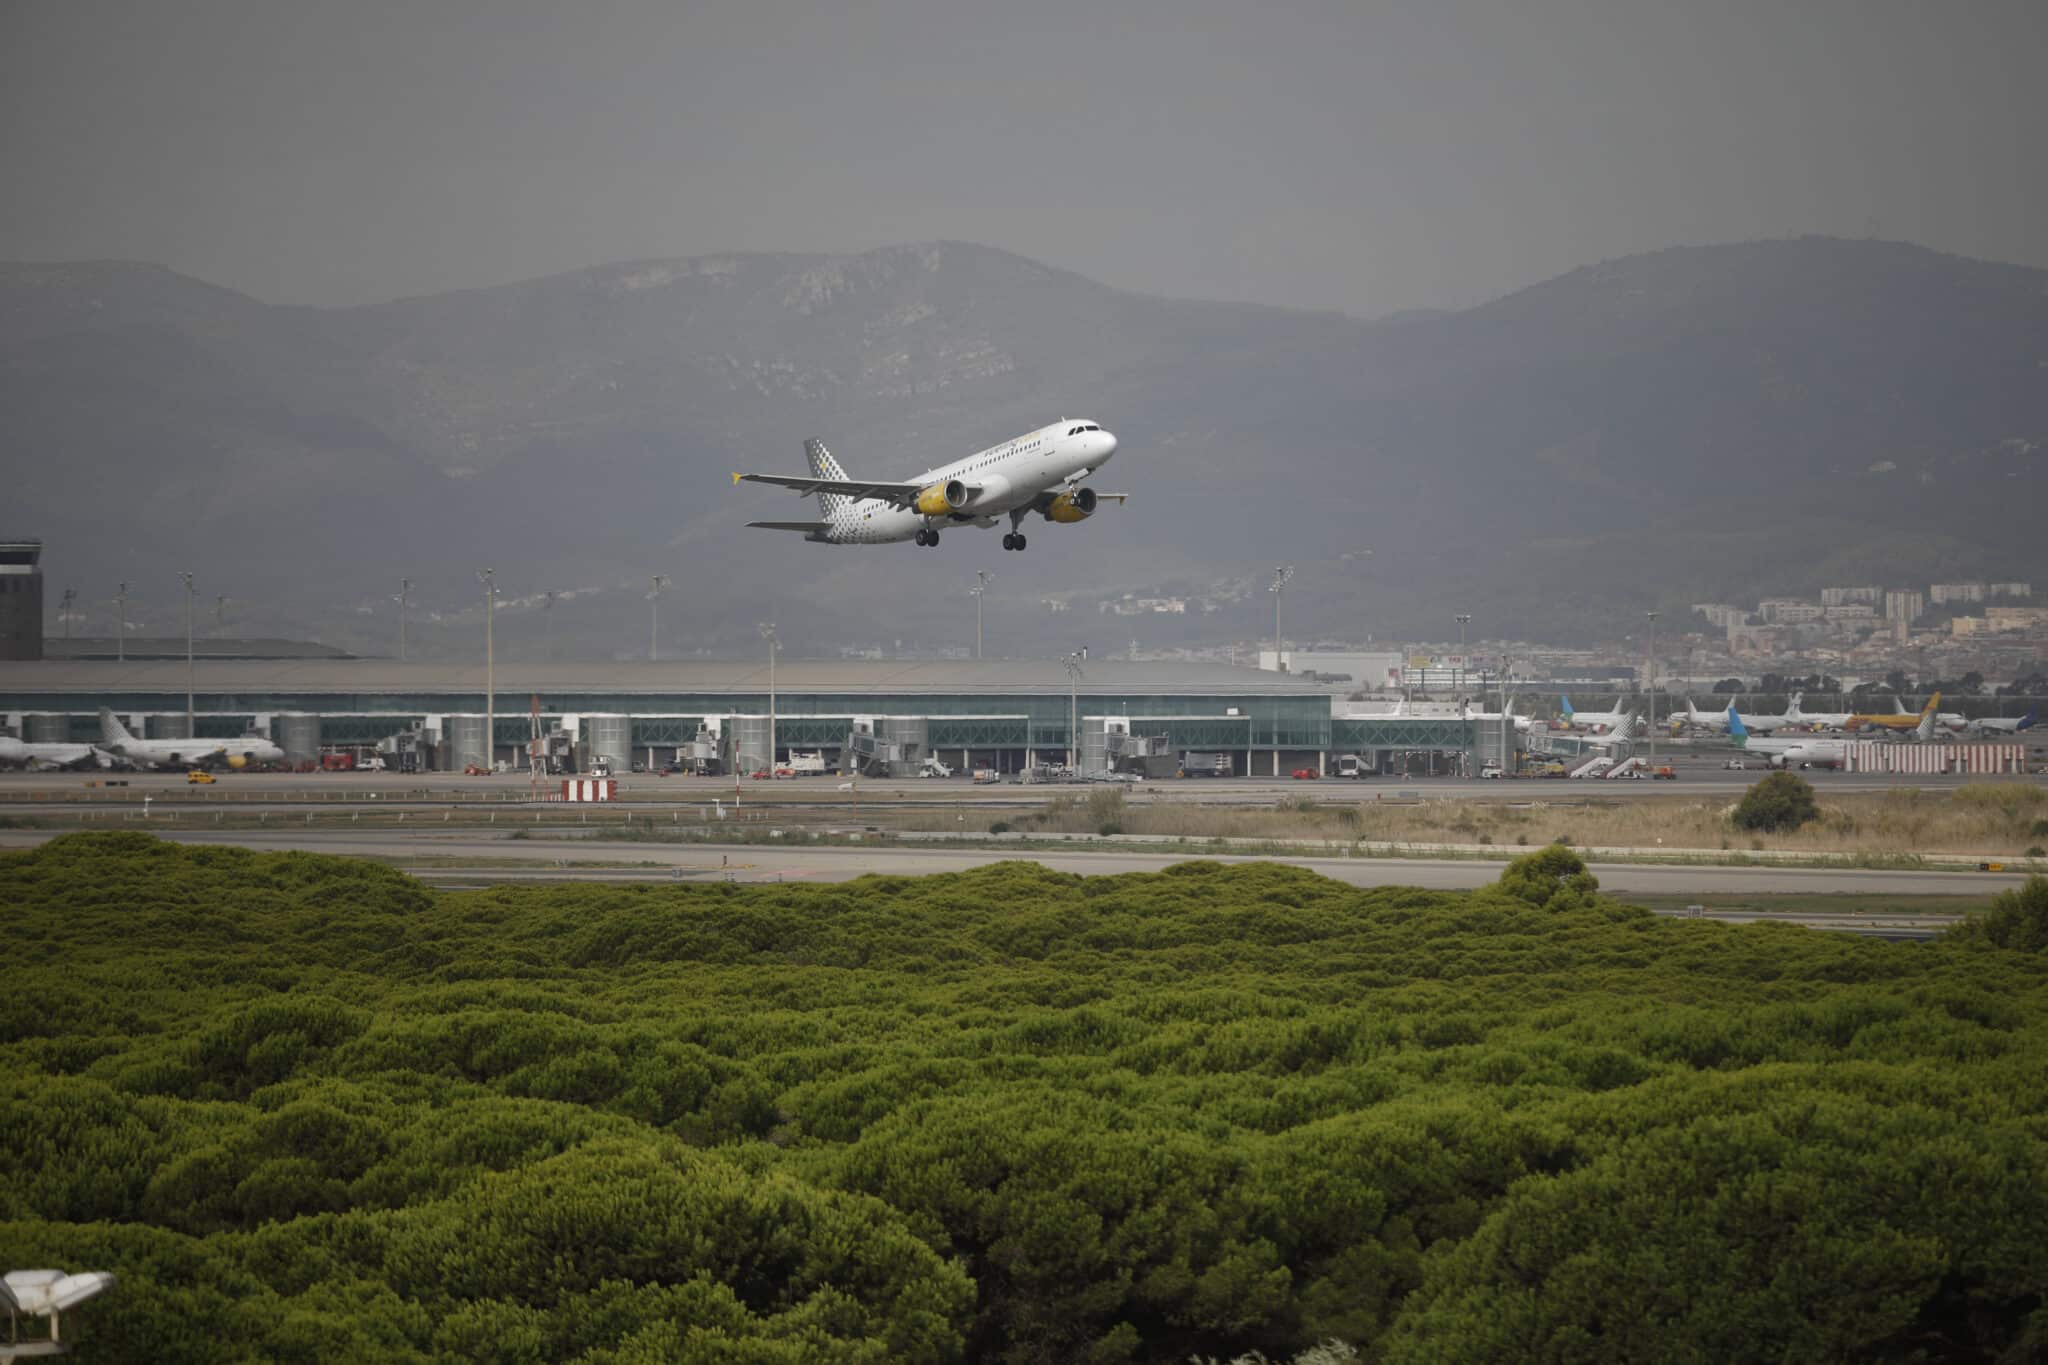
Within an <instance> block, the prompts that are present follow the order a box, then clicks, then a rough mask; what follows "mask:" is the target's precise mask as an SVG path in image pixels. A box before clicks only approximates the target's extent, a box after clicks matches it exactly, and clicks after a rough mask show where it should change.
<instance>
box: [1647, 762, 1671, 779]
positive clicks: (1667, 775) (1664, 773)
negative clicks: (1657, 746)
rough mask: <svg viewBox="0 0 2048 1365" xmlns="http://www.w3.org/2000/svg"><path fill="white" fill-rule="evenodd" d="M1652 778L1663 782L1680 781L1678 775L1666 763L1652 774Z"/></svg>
mask: <svg viewBox="0 0 2048 1365" xmlns="http://www.w3.org/2000/svg"><path fill="white" fill-rule="evenodd" d="M1650 776H1652V777H1654V778H1656V779H1657V780H1659V781H1661V782H1675V781H1677V780H1678V774H1677V773H1676V772H1674V771H1673V770H1672V767H1671V765H1670V764H1669V763H1666V764H1665V765H1664V766H1663V767H1661V768H1658V769H1657V770H1656V771H1655V772H1652V773H1651V774H1650Z"/></svg>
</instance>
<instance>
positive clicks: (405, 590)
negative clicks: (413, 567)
mask: <svg viewBox="0 0 2048 1365" xmlns="http://www.w3.org/2000/svg"><path fill="white" fill-rule="evenodd" d="M411 598H412V580H411V579H410V578H401V579H399V580H398V596H396V597H394V598H392V599H391V600H392V601H394V602H396V603H398V662H400V663H404V662H405V605H406V603H407V602H408V601H410V600H411Z"/></svg>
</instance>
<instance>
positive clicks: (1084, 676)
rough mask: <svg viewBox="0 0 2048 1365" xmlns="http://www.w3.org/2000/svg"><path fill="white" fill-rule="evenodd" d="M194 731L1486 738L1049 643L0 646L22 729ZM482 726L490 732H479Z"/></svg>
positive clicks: (1163, 751)
mask: <svg viewBox="0 0 2048 1365" xmlns="http://www.w3.org/2000/svg"><path fill="white" fill-rule="evenodd" d="M188 684H189V687H190V706H191V712H192V715H193V720H194V726H195V728H196V729H197V731H198V734H199V737H201V738H229V737H233V736H236V735H241V734H246V733H250V732H252V731H253V732H257V733H263V734H266V735H268V736H269V737H270V738H272V739H274V740H275V741H277V742H278V743H279V744H281V745H282V746H283V747H284V748H285V750H286V753H287V755H288V756H289V757H290V758H292V759H293V760H295V761H305V760H307V759H316V758H318V757H319V755H320V754H321V753H322V752H323V751H326V750H334V749H337V748H368V747H371V746H376V745H379V744H380V743H381V744H385V745H386V746H387V748H388V747H389V744H390V742H391V741H392V740H393V739H394V738H395V737H398V736H410V737H412V740H413V741H414V742H416V744H417V752H419V753H420V754H421V755H423V757H422V759H421V763H422V766H431V767H433V768H437V769H452V770H455V771H460V770H462V769H463V768H465V767H467V766H469V765H471V764H484V763H488V762H490V761H493V760H495V761H497V762H502V763H511V764H514V765H516V766H524V763H525V756H526V752H527V743H528V740H529V739H530V738H531V736H532V734H533V731H534V721H533V714H534V708H535V705H536V703H537V706H538V714H539V725H540V729H541V732H542V733H543V734H547V733H550V732H554V733H557V734H560V735H563V736H566V737H567V738H568V739H569V741H570V742H571V743H572V745H573V747H574V749H575V751H576V752H578V753H579V754H581V755H584V756H585V757H586V758H588V757H594V756H596V755H603V756H606V757H609V758H610V759H611V760H612V761H613V762H614V763H615V764H619V765H621V766H623V765H625V764H628V763H630V764H634V765H641V766H646V767H649V768H654V767H660V766H664V765H667V764H670V763H676V762H681V763H683V764H685V765H688V766H699V767H701V766H703V765H704V762H705V760H706V758H707V746H709V749H710V750H711V751H714V752H715V754H716V756H717V757H716V761H717V763H718V765H719V768H718V770H720V771H726V772H733V771H750V770H753V769H755V768H757V767H767V766H768V765H769V763H770V761H771V755H770V747H771V746H770V740H769V735H770V732H771V728H772V732H773V745H772V747H773V755H772V757H773V760H774V761H776V762H781V761H786V760H787V759H788V757H789V756H790V755H791V754H792V753H813V752H815V753H820V754H822V755H823V757H824V759H825V761H826V763H827V765H828V766H830V767H831V768H832V769H834V770H839V769H841V768H842V767H843V766H859V767H860V768H862V770H864V771H883V772H887V773H891V774H894V775H908V774H909V773H911V772H914V771H915V770H916V768H917V766H918V765H919V764H921V763H922V762H923V760H924V759H925V758H926V757H933V758H937V759H939V760H941V761H943V762H944V763H946V764H948V765H950V766H952V767H954V768H956V769H966V768H993V769H996V770H998V771H1002V772H1017V771H1021V770H1023V769H1025V768H1027V767H1029V766H1031V765H1034V764H1040V763H1058V762H1063V761H1065V758H1066V756H1067V753H1068V748H1069V745H1070V744H1072V743H1074V741H1075V740H1076V739H1078V741H1079V742H1078V744H1075V745H1074V747H1075V750H1076V760H1077V763H1078V765H1079V767H1080V768H1081V770H1082V771H1083V772H1097V771H1101V770H1103V769H1104V768H1106V767H1108V766H1111V765H1112V764H1113V763H1115V762H1116V761H1117V759H1118V757H1119V755H1129V754H1135V755H1143V756H1145V758H1146V762H1147V764H1148V765H1149V768H1150V770H1151V771H1153V772H1154V773H1155V774H1157V773H1158V772H1159V771H1160V770H1161V769H1162V768H1164V769H1166V770H1168V771H1171V770H1174V769H1175V768H1177V767H1178V764H1179V762H1180V759H1181V757H1182V756H1183V755H1186V754H1199V755H1201V756H1202V757H1203V760H1204V762H1205V763H1207V762H1210V761H1212V760H1213V761H1216V762H1218V763H1219V764H1222V763H1224V762H1225V761H1226V760H1227V771H1229V772H1230V773H1232V774H1235V775H1239V776H1245V775H1253V776H1266V775H1283V776H1284V775H1285V774H1287V773H1289V772H1292V771H1294V770H1295V769H1297V768H1314V769H1316V770H1318V771H1321V772H1328V771H1330V770H1331V766H1332V763H1333V761H1334V759H1335V758H1336V756H1337V755H1340V754H1359V755H1363V756H1366V757H1367V758H1368V759H1369V761H1370V762H1371V764H1372V766H1373V767H1375V768H1376V769H1379V770H1382V771H1390V772H1391V771H1402V770H1404V768H1408V769H1418V770H1419V768H1418V763H1419V762H1424V761H1426V763H1427V764H1428V766H1429V768H1430V769H1431V770H1434V771H1449V770H1454V769H1458V768H1462V769H1463V770H1464V771H1468V772H1471V771H1477V768H1478V766H1479V764H1480V762H1481V761H1483V759H1484V758H1485V757H1487V756H1490V755H1491V754H1492V753H1493V751H1494V749H1495V748H1496V747H1497V746H1498V744H1499V743H1500V742H1501V737H1499V736H1498V735H1496V734H1494V733H1493V729H1494V727H1489V726H1487V725H1486V724H1485V723H1484V722H1473V721H1466V720H1461V719H1458V718H1455V717H1428V718H1423V717H1406V718H1404V717H1386V716H1375V717H1363V718H1352V719H1346V718H1336V717H1333V716H1332V713H1331V697H1330V693H1329V692H1328V691H1327V690H1324V689H1319V688H1316V687H1314V686H1311V685H1308V684H1305V683H1302V682H1298V681H1296V680H1294V679H1292V678H1291V677H1289V676H1288V675H1285V674H1275V673H1270V672H1259V671H1257V670H1253V669H1239V668H1231V667H1226V666H1222V665H1199V664H1181V663H1125V662H1110V661H1089V662H1087V663H1086V664H1085V665H1084V666H1083V669H1082V672H1081V674H1080V676H1079V677H1078V678H1071V677H1070V676H1069V674H1068V672H1067V670H1066V668H1065V666H1064V665H1063V664H1062V663H1061V662H1060V661H1058V660H1000V661H998V660H990V661H985V662H962V661H871V660H854V661H829V662H822V661H811V660H784V661H781V662H780V663H778V664H777V666H776V668H775V670H774V677H773V680H772V683H771V679H770V674H769V667H768V662H767V660H766V659H765V658H764V659H761V660H758V661H754V662H716V661H680V662H674V663H668V662H658V663H607V664H586V663H572V664H560V663H532V662H515V661H506V662H502V663H498V664H496V665H495V667H494V668H493V669H492V670H491V673H490V676H488V677H487V675H486V670H485V667H484V666H483V665H482V664H481V663H477V664H474V665H470V664H447V663H394V662H391V661H388V660H376V659H325V658H305V659H261V660H258V659H207V658H201V659H199V660H198V661H197V662H195V663H194V664H193V665H192V666H191V671H190V674H189V677H188V673H187V665H186V662H185V660H183V659H176V660H167V659H163V658H161V657H158V658H155V659H148V660H126V661H115V660H105V659H66V660H44V661H40V662H0V724H4V725H5V726H6V728H8V729H9V730H11V731H12V732H13V733H15V734H16V735H18V736H20V737H21V738H23V739H28V740H44V741H71V742H86V743H91V742H96V741H97V740H98V739H99V716H98V712H99V708H101V707H103V706H104V707H107V708H109V709H111V710H112V711H113V712H114V713H115V714H116V715H117V716H120V717H122V718H123V719H124V721H126V722H127V723H128V725H129V727H130V729H132V730H134V731H135V733H137V734H147V735H149V736H152V737H182V736H183V735H184V733H185V724H186V711H187V695H188V694H187V688H188ZM487 735H488V741H487V739H486V736H487Z"/></svg>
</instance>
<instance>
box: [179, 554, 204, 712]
mask: <svg viewBox="0 0 2048 1365" xmlns="http://www.w3.org/2000/svg"><path fill="white" fill-rule="evenodd" d="M178 577H180V578H182V579H184V580H185V738H187V739H197V738H199V731H198V729H197V728H196V727H195V726H194V725H193V723H192V575H191V574H189V573H182V572H181V573H180V574H179V575H178Z"/></svg>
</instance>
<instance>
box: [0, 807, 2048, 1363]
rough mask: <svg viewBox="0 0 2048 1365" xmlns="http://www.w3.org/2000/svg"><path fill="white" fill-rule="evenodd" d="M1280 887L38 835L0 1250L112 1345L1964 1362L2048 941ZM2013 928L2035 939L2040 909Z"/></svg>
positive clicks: (487, 1354) (2, 1065)
mask: <svg viewBox="0 0 2048 1365" xmlns="http://www.w3.org/2000/svg"><path fill="white" fill-rule="evenodd" d="M1574 861H1575V860H1573V859H1571V857H1570V855H1569V854H1568V853H1566V852H1564V851H1563V850H1562V849H1553V850H1546V851H1545V852H1544V853H1543V854H1539V855H1535V858H1534V859H1533V860H1525V862H1524V864H1522V865H1519V866H1517V867H1516V868H1514V869H1511V871H1510V872H1509V874H1508V875H1507V876H1505V877H1504V878H1503V881H1502V884H1501V885H1500V886H1498V887H1496V888H1492V889H1489V890H1486V891H1482V892H1478V893H1473V894H1469V895H1464V894H1453V893H1438V892H1424V891H1418V890H1405V889H1398V888H1389V889H1380V890H1371V891H1364V890H1358V889H1354V888H1350V887H1347V886H1343V885H1340V884H1338V883H1335V882H1330V881H1326V880H1323V879H1320V878H1317V877H1315V876H1312V875H1309V874H1306V873H1302V872H1298V871H1294V870H1290V869H1286V868H1281V867H1276V866H1246V867H1236V868H1228V869H1226V868H1223V867H1220V866H1217V865H1213V864H1201V863H1193V864H1187V865H1185V866H1182V867H1179V868H1176V869H1174V870H1173V871H1170V872H1167V873H1164V874H1160V875H1149V876H1125V877H1105V878H1091V879H1085V880H1084V879H1081V878H1076V877H1072V876H1065V875H1058V874H1053V873H1049V872H1046V871H1044V870H1042V869H1040V868H1037V867H1035V866H1033V865H1029V864H1022V863H1012V864H1004V865H1000V866H997V867H994V868H991V869H987V870H984V871H980V872H976V873H972V874H964V875H959V876H943V877H932V878H925V879H906V878H867V879H864V880H862V881H858V882H854V883H849V884H845V885H821V886H772V887H737V886H731V885H707V886H674V887H670V886H624V887H581V886H579V887H574V888H556V887H546V888H534V889H523V888H522V889H499V890H493V891H488V892H467V893H437V892H432V891H428V890H425V889H423V888H422V887H420V886H419V885H418V884H417V883H415V882H413V881H411V880H410V879H408V878H406V877H404V876H402V875H400V874H398V873H395V872H392V871H390V870H388V869H384V868H382V867H379V866H376V865H372V864H369V863H363V862H354V861H348V860H340V859H331V858H322V857H314V856H308V855H299V854H279V855H267V854H252V853H247V852H242V851H237V850H230V849H220V848H185V847H181V846H174V845H170V844H165V843H160V842H157V841H154V840H152V839H150V838H148V837H145V836H139V835H122V834H114V835H74V836H67V837H64V838H60V839H57V840H55V841H52V842H51V843H49V844H47V845H45V846H43V847H42V848H40V849H38V850H35V851H33V852H26V853H15V854H7V855H4V856H0V905H4V906H6V907H7V910H6V916H7V927H8V929H9V931H10V932H9V939H10V947H9V951H8V954H7V958H6V961H5V965H4V966H0V1260H5V1261H6V1262H7V1264H8V1265H9V1266H32V1265H34V1266H39V1265H50V1266H61V1267H65V1268H68V1269H74V1270H78V1269H103V1270H112V1271H114V1272H116V1273H117V1274H118V1275H119V1276H120V1282H119V1284H118V1285H117V1287H116V1288H115V1289H113V1290H112V1291H111V1292H110V1293H109V1294H108V1295H107V1296H105V1297H104V1298H103V1299H100V1300H98V1301H95V1302H94V1303H92V1304H90V1305H88V1306H87V1307H86V1308H84V1309H82V1310H80V1312H79V1313H78V1314H76V1315H75V1316H74V1317H72V1318H71V1319H69V1320H67V1322H66V1324H65V1334H66V1336H67V1338H68V1337H73V1336H75V1338H76V1340H77V1341H78V1343H79V1345H78V1351H79V1358H80V1359H86V1360H106V1361H115V1360H123V1361H126V1360H150V1361H160V1362H178V1361H195V1362H196V1361H208V1362H211V1361H222V1360H258V1359H263V1360H305V1361H331V1360H379V1361H403V1360H426V1359H488V1360H498V1361H565V1360H587V1361H612V1362H625V1361H646V1362H653V1361H673V1360H684V1361H707V1362H708V1361H732V1360H746V1361H761V1362H777V1361H832V1362H839V1361H862V1360H867V1361H876V1362H881V1361H947V1360H990V1361H1067V1360H1185V1359H1188V1358H1189V1357H1190V1356H1191V1355H1194V1354H1201V1355H1205V1356H1217V1357H1226V1358H1227V1357H1228V1356H1231V1355H1233V1354H1236V1353H1240V1352H1245V1351H1249V1350H1253V1349H1256V1350H1260V1351H1264V1352H1266V1353H1267V1354H1269V1355H1274V1356H1285V1355H1287V1354H1291V1353H1294V1352H1296V1351H1299V1350H1301V1349H1303V1348H1306V1347H1308V1346H1311V1345H1313V1344H1315V1343H1317V1342H1321V1341H1327V1340H1338V1341H1343V1342H1346V1343H1349V1344H1351V1345H1353V1346H1355V1347H1357V1348H1359V1349H1360V1351H1361V1352H1363V1353H1364V1354H1365V1355H1366V1356H1368V1357H1369V1358H1373V1359H1385V1360H1393V1361H1414V1362H1421V1361H1443V1360H1525V1359H1526V1360H1550V1361H1559V1362H1564V1361H1572V1362H1579V1361H1597V1360H1610V1361H1650V1360H1656V1361H1681V1360H1696V1361H1724V1360H1765V1359H1768V1360H1798V1361H1828V1360H1840V1361H1848V1360H1869V1359H1893V1360H1909V1359H1910V1360H1958V1361H1959V1360H1980V1359H1990V1358H2004V1359H2011V1360H2020V1359H2028V1358H2035V1357H2036V1356H2037V1355H2038V1353H2039V1352H2040V1351H2041V1350H2042V1349H2043V1348H2044V1346H2048V1313H2044V1310H2043V1308H2042V1293H2043V1289H2044V1286H2048V1250H2044V1247H2048V1239H2044V1238H2043V1236H2042V1233H2043V1230H2044V1229H2048V1125H2044V1122H2043V1120H2042V1118H2041V1115H2042V1114H2043V1113H2044V1112H2048V1023H2044V1020H2048V958H2044V956H2043V955H2042V954H2041V953H2039V952H2033V951H2022V950H2020V949H2019V948H2016V947H2014V946H2007V945H2013V944H2033V945H2035V946H2038V942H2039V938H2038V935H2036V936H2035V937H2033V938H2031V939H2029V938H2026V937H2025V936H2024V935H2016V934H2015V933H2008V932H2007V931H2006V930H2007V929H2008V928H2010V927H2011V926H2003V927H1999V928H1998V929H1997V931H1996V932H1994V933H1987V934H1978V935H1976V936H1974V937H1972V938H1969V939H1966V940H1961V941H1957V942H1951V943H1944V944H1937V945H1933V946H1914V945H1892V944H1886V943H1881V942H1865V941H1858V940H1854V939H1850V938H1846V937H1841V936H1830V935H1825V934H1819V933H1812V932H1807V931H1803V930H1798V929H1793V928H1786V927H1772V926H1754V927H1734V926H1728V925H1720V924H1713V923H1697V922H1677V921H1669V920H1660V919H1657V918H1655V917H1652V916H1650V915H1649V914H1647V913H1646V912H1643V911H1639V910H1636V909H1633V908H1630V907H1627V906H1623V905H1619V904H1616V903H1613V902H1610V901H1607V900H1603V899H1601V898H1600V897H1599V896H1598V894H1597V890H1596V888H1595V887H1594V886H1593V884H1592V883H1591V880H1590V878H1587V877H1585V876H1584V875H1583V874H1582V873H1580V872H1579V871H1578V870H1577V869H1576V868H1575V866H1574ZM2001 925H2003V922H2001Z"/></svg>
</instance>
